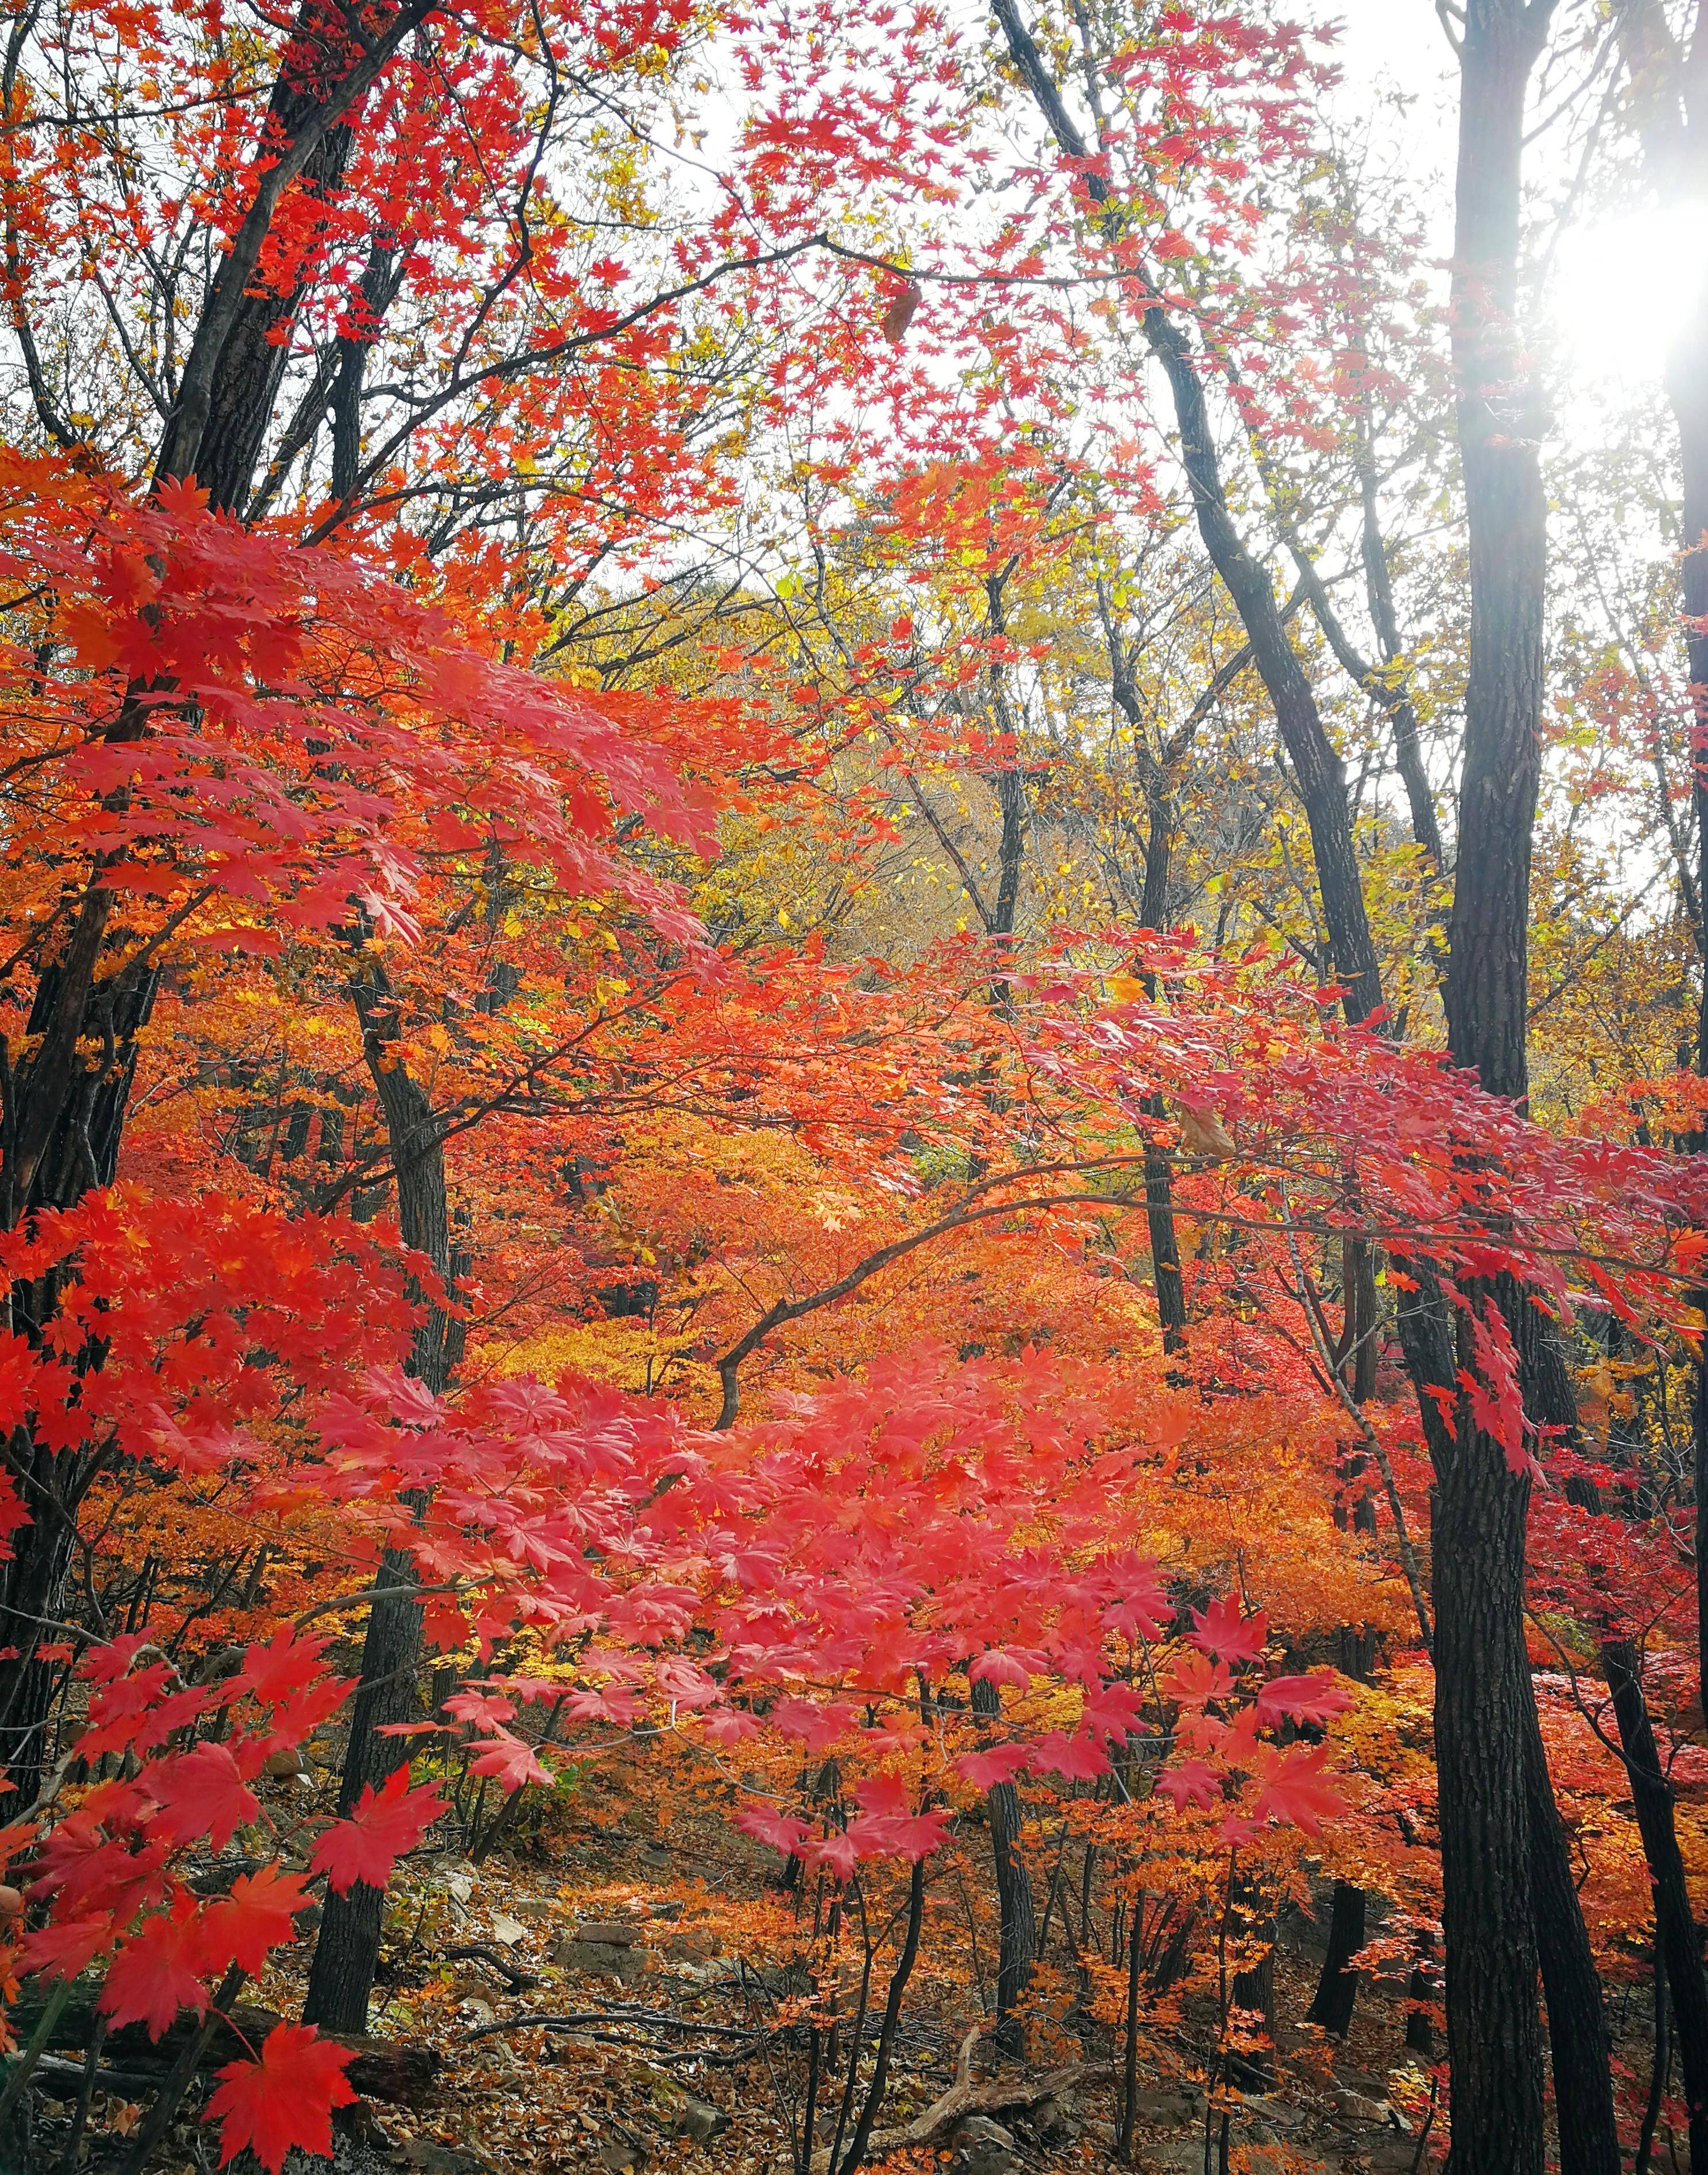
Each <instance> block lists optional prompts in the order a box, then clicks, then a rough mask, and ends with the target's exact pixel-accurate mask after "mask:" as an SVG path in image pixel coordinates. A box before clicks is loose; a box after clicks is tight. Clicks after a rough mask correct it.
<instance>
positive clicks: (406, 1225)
mask: <svg viewBox="0 0 1708 2175" xmlns="http://www.w3.org/2000/svg"><path fill="white" fill-rule="evenodd" d="M350 994H351V999H352V1001H353V1002H354V1004H355V1009H356V1012H357V1015H358V1017H359V1018H360V1020H361V1029H362V1050H363V1054H364V1055H365V1056H366V1059H367V1063H368V1070H369V1071H370V1073H371V1076H372V1078H373V1082H374V1087H375V1089H376V1091H377V1093H378V1095H379V1098H380V1104H381V1108H382V1109H383V1110H384V1112H385V1115H386V1125H387V1132H388V1141H389V1144H390V1147H391V1153H392V1167H393V1169H394V1171H395V1172H396V1174H397V1185H398V1211H399V1224H400V1226H401V1228H402V1231H403V1236H404V1243H405V1244H406V1245H410V1246H413V1247H415V1248H416V1249H417V1250H419V1251H420V1252H421V1253H424V1254H426V1256H427V1257H428V1259H429V1260H430V1261H431V1262H432V1264H433V1266H434V1268H435V1270H436V1272H438V1275H439V1277H440V1278H441V1279H442V1282H443V1283H445V1284H446V1285H447V1287H449V1286H451V1285H452V1284H453V1280H454V1277H455V1276H456V1274H457V1273H458V1271H459V1269H461V1268H462V1267H463V1266H464V1264H462V1263H461V1262H459V1261H458V1260H457V1258H456V1257H455V1256H453V1250H452V1246H451V1223H450V1213H449V1207H448V1203H447V1196H446V1191H445V1157H444V1149H443V1147H442V1143H441V1142H440V1140H439V1136H438V1132H437V1129H436V1125H435V1123H434V1119H433V1112H432V1107H431V1104H429V1102H428V1100H427V1098H426V1093H424V1092H423V1090H422V1088H421V1087H420V1083H419V1082H417V1081H416V1080H415V1078H413V1077H412V1076H411V1075H410V1073H409V1069H408V1067H407V1066H404V1064H403V1063H402V1062H401V1060H399V1059H398V1058H397V1057H396V1055H394V1052H393V1045H394V1044H396V1041H397V1039H398V1034H399V1019H398V1012H397V1006H396V1002H395V1001H394V999H393V996H392V995H391V991H390V989H389V987H388V984H387V982H386V979H385V974H384V970H383V968H382V967H381V966H380V965H379V963H378V961H377V959H374V958H365V959H363V960H361V962H359V963H358V966H357V969H356V972H355V977H354V978H353V980H352V983H351V991H350ZM415 1297H416V1298H417V1299H418V1300H420V1301H422V1302H424V1303H426V1304H427V1313H426V1319H425V1320H424V1321H422V1323H421V1324H420V1327H419V1328H418V1329H417V1330H416V1332H415V1349H414V1351H413V1352H412V1353H411V1354H410V1358H409V1372H410V1374H412V1375H415V1378H416V1379H417V1380H420V1381H421V1382H424V1383H425V1384H426V1386H427V1387H428V1388H429V1389H430V1390H434V1391H441V1390H443V1389H444V1388H445V1386H446V1385H447V1383H448V1381H449V1380H450V1379H451V1375H452V1373H453V1370H454V1369H455V1367H456V1364H457V1362H458V1359H460V1357H461V1353H462V1342H463V1331H462V1325H461V1324H460V1322H459V1321H458V1320H457V1319H456V1317H455V1316H454V1315H450V1314H447V1312H446V1311H445V1310H444V1309H443V1308H442V1306H440V1305H437V1304H432V1303H431V1300H430V1298H429V1295H428V1294H425V1293H420V1292H417V1293H416V1294H415ZM405 1500H408V1499H407V1498H406V1499H405ZM412 1507H414V1508H415V1510H416V1511H419V1510H420V1502H419V1501H417V1502H415V1504H414V1505H412ZM416 1583H417V1581H416V1579H415V1564H414V1561H413V1559H412V1558H411V1557H410V1555H409V1552H408V1551H407V1550H406V1549H388V1550H387V1551H386V1553H385V1555H384V1557H383V1558H382V1562H381V1567H380V1573H379V1577H378V1580H377V1584H378V1585H380V1586H381V1587H392V1588H393V1592H390V1593H389V1594H388V1595H387V1597H385V1598H384V1599H382V1600H379V1601H376V1602H375V1603H373V1604H372V1606H371V1608H370V1609H369V1612H368V1621H367V1631H366V1636H365V1638H364V1640H363V1642H362V1657H361V1677H360V1679H359V1680H358V1686H357V1691H356V1696H355V1706H354V1707H353V1709H352V1710H351V1714H350V1742H349V1744H348V1745H347V1747H346V1748H345V1752H344V1773H343V1776H342V1777H341V1778H340V1781H339V1795H338V1803H339V1812H340V1813H341V1814H347V1813H348V1812H349V1811H350V1809H351V1808H352V1807H353V1806H354V1805H355V1802H356V1800H357V1798H359V1797H360V1796H361V1793H362V1792H363V1790H364V1789H366V1788H368V1787H373V1788H375V1789H377V1788H378V1787H380V1785H381V1784H382V1782H385V1781H386V1780H387V1779H388V1777H389V1776H391V1775H392V1774H393V1773H394V1772H395V1771H396V1770H397V1769H398V1768H399V1767H400V1766H402V1765H404V1762H405V1761H406V1760H408V1758H409V1738H406V1737H388V1736H382V1734H381V1731H382V1728H384V1727H385V1726H386V1725H387V1724H388V1723H391V1722H413V1721H415V1720H416V1719H417V1718H418V1717H419V1714H420V1689H419V1686H420V1662H421V1604H420V1600H419V1599H418V1598H417V1597H416V1594H415V1587H416ZM384 1906H385V1895H384V1891H383V1890H381V1889H378V1888H373V1887H370V1886H369V1885H368V1884H367V1883H366V1882H365V1881H358V1882H356V1883H355V1885H354V1886H353V1887H351V1888H350V1890H349V1891H348V1892H347V1893H346V1894H344V1895H343V1896H338V1895H334V1894H333V1893H332V1892H331V1891H330V1890H328V1895H327V1897H326V1903H325V1907H324V1912H323V1916H322V1918H321V1923H320V1933H319V1937H318V1939H317V1941H316V1943H315V1949H314V1960H313V1962H312V1965H311V1966H310V1967H309V1976H308V1991H307V1993H306V1997H305V1999H304V2001H303V2009H302V2014H303V2020H304V2021H305V2022H306V2023H309V2024H318V2025H322V2026H324V2027H325V2028H326V2029H327V2030H328V2031H346V2032H352V2031H366V2029H367V2009H368V1999H369V1996H370V1995H371V1993H372V1991H373V1982H374V1972H375V1969H376V1967H377V1964H378V1961H379V1950H380V1937H381V1934H382V1930H383V1915H382V1914H383V1911H384Z"/></svg>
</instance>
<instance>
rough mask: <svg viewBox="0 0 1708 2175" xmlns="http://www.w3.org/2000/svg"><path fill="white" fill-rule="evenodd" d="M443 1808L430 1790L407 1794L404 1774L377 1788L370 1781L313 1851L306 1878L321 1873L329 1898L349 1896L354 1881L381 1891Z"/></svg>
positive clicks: (406, 1772)
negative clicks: (404, 1855) (328, 1890)
mask: <svg viewBox="0 0 1708 2175" xmlns="http://www.w3.org/2000/svg"><path fill="white" fill-rule="evenodd" d="M444 1809H445V1804H444V1800H443V1799H442V1798H441V1797H440V1795H439V1793H438V1792H437V1791H436V1790H435V1789H434V1788H432V1787H431V1785H428V1786H427V1787H424V1788H422V1789H419V1790H412V1789H411V1788H410V1787H409V1769H408V1768H407V1767H399V1769H398V1771H397V1772H396V1773H395V1774H394V1775H393V1776H390V1777H389V1778H388V1781H387V1782H385V1783H384V1784H383V1785H382V1787H381V1788H379V1789H377V1790H376V1789H375V1788H374V1787H373V1785H372V1783H371V1782H370V1783H369V1785H368V1786H367V1787H366V1789H365V1790H364V1791H363V1792H362V1793H361V1797H359V1798H357V1799H356V1801H355V1809H354V1810H353V1811H352V1812H351V1814H350V1818H349V1819H348V1820H335V1821H334V1822H333V1825H332V1826H330V1827H329V1828H328V1830H327V1831H326V1833H325V1834H324V1835H323V1836H322V1837H321V1838H320V1841H318V1842H317V1843H316V1845H315V1846H314V1855H313V1856H312V1858H310V1859H309V1861H308V1869H309V1871H310V1872H311V1873H323V1874H325V1875H326V1877H327V1881H328V1885H329V1886H330V1887H331V1889H332V1890H333V1894H334V1895H338V1896H344V1895H346V1894H348V1892H349V1891H350V1889H352V1888H353V1887H354V1886H355V1884H356V1882H357V1881H358V1880H361V1881H366V1884H367V1885H368V1886H369V1887H370V1888H383V1887H384V1886H385V1885H386V1883H387V1881H388V1880H389V1879H390V1878H391V1874H392V1868H393V1866H394V1865H395V1864H396V1863H397V1862H398V1860H399V1858H401V1857H402V1856H403V1854H404V1852H405V1851H406V1850H413V1849H414V1848H415V1845H416V1844H417V1843H418V1842H419V1841H420V1840H421V1837H422V1836H424V1835H425V1834H426V1832H427V1830H428V1829H429V1828H430V1827H431V1825H433V1823H434V1821H435V1820H437V1819H438V1817H439V1815H440V1814H441V1813H442V1812H443V1811H444Z"/></svg>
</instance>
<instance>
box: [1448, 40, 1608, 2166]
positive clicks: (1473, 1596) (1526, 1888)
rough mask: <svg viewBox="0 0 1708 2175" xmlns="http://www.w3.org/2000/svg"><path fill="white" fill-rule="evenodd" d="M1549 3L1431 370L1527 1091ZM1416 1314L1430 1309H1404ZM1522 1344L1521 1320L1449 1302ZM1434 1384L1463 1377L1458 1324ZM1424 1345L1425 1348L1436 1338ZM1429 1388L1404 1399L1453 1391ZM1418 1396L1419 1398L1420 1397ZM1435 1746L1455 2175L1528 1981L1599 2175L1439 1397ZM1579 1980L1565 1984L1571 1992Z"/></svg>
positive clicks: (1581, 2040) (1464, 1466)
mask: <svg viewBox="0 0 1708 2175" xmlns="http://www.w3.org/2000/svg"><path fill="white" fill-rule="evenodd" d="M1551 7H1552V0H1472V4H1471V5H1470V7H1469V8H1468V9H1467V15H1466V19H1465V31H1464V41H1463V50H1462V54H1461V92H1460V127H1459V160H1458V174H1457V188H1456V231H1455V247H1454V259H1453V296H1452V328H1453V361H1454V369H1455V374H1456V406H1457V420H1458V431H1459V441H1460V450H1461V460H1462V462H1463V465H1464V474H1465V496H1466V510H1467V522H1468V526H1469V534H1470V571H1471V661H1470V672H1469V677H1468V680H1467V688H1466V702H1465V760H1464V768H1463V773H1462V776H1461V789H1460V818H1459V839H1458V850H1457V854H1456V870H1457V878H1456V887H1455V894H1454V902H1453V915H1452V921H1451V933H1450V963H1449V969H1448V976H1447V990H1446V1011H1447V1028H1448V1042H1449V1046H1450V1050H1451V1052H1452V1055H1453V1057H1454V1060H1455V1061H1456V1063H1457V1064H1459V1065H1461V1066H1465V1067H1467V1069H1470V1070H1473V1071H1476V1072H1477V1073H1478V1077H1480V1079H1481V1081H1482V1083H1483V1087H1484V1088H1486V1089H1488V1092H1489V1093H1493V1094H1496V1095H1506V1096H1510V1097H1512V1098H1514V1099H1515V1100H1517V1101H1520V1102H1522V1101H1523V1099H1524V1098H1525V1096H1526V1084H1527V1083H1526V1066H1525V1034H1526V1011H1527V977H1528V950H1527V943H1528V929H1529V911H1530V861H1531V837H1532V827H1533V824H1534V821H1535V811H1536V792H1537V778H1538V773H1539V764H1540V740H1539V726H1540V722H1541V706H1542V696H1543V599H1544V594H1545V583H1546V578H1547V557H1546V551H1547V539H1546V507H1545V502H1544V498H1543V487H1542V478H1541V469H1540V464H1539V461H1538V458H1537V442H1538V439H1539V437H1540V434H1541V428H1542V417H1541V414H1540V411H1539V409H1538V407H1537V398H1536V394H1535V391H1534V388H1533V387H1532V384H1531V382H1530V380H1529V377H1528V376H1527V374H1526V365H1525V360H1524V357H1523V355H1522V352H1521V343H1520V339H1519V333H1518V327H1517V323H1516V314H1517V303H1518V262H1519V215H1520V182H1521V160H1522V154H1523V141H1524V106H1525V97H1526V89H1527V86H1528V84H1529V79H1530V73H1531V70H1532V67H1533V66H1534V64H1535V62H1536V60H1537V56H1538V55H1539V53H1540V51H1541V48H1542V45H1543V41H1544V40H1545V37H1546V35H1547V30H1548V19H1549V15H1550V13H1551ZM1423 1297H1424V1299H1425V1303H1426V1305H1427V1304H1428V1302H1429V1297H1430V1295H1429V1294H1423ZM1465 1297H1466V1298H1467V1299H1468V1300H1469V1301H1470V1304H1472V1307H1474V1308H1478V1309H1480V1308H1481V1307H1482V1305H1483V1303H1484V1301H1485V1299H1492V1300H1493V1301H1494V1303H1495V1304H1497V1305H1499V1307H1500V1309H1501V1310H1502V1312H1503V1314H1504V1315H1505V1318H1506V1320H1507V1322H1508V1324H1509V1326H1510V1327H1511V1329H1512V1331H1513V1332H1514V1334H1515V1337H1516V1339H1517V1340H1518V1341H1519V1342H1520V1344H1521V1348H1522V1346H1523V1344H1524V1343H1525V1342H1527V1341H1529V1337H1528V1332H1529V1319H1527V1317H1530V1318H1533V1310H1531V1309H1529V1308H1527V1307H1526V1305H1525V1304H1524V1302H1523V1298H1522V1294H1520V1293H1519V1292H1518V1291H1516V1289H1515V1288H1512V1287H1511V1286H1510V1283H1509V1282H1508V1281H1506V1280H1497V1281H1496V1282H1494V1283H1490V1284H1488V1285H1486V1286H1485V1285H1480V1284H1471V1285H1467V1287H1466V1289H1465ZM1456 1339H1457V1342H1459V1343H1460V1344H1461V1345H1462V1346H1464V1347H1465V1348H1464V1349H1462V1350H1461V1351H1460V1352H1458V1353H1456V1355H1455V1357H1456V1367H1459V1366H1467V1365H1469V1364H1472V1355H1471V1353H1470V1351H1469V1349H1468V1345H1469V1338H1468V1332H1467V1329H1466V1327H1465V1326H1464V1322H1463V1319H1462V1315H1461V1321H1460V1323H1459V1324H1458V1326H1457V1330H1456ZM1431 1341H1432V1342H1434V1343H1437V1344H1439V1343H1440V1342H1445V1334H1444V1333H1443V1332H1437V1334H1436V1336H1435V1337H1434V1338H1432V1340H1431ZM1454 1379H1455V1375H1440V1374H1439V1373H1434V1372H1431V1373H1430V1374H1429V1375H1423V1376H1420V1377H1419V1380H1420V1382H1422V1381H1425V1380H1433V1381H1435V1382H1440V1381H1443V1380H1454ZM1424 1402H1428V1401H1427V1400H1425V1401H1424ZM1432 1432H1433V1440H1432V1442H1431V1450H1432V1452H1433V1453H1434V1463H1435V1470H1436V1500H1435V1516H1434V1523H1433V1549H1432V1554H1433V1559H1434V1569H1435V1641H1436V1652H1435V1666H1436V1685H1437V1689H1436V1702H1435V1749H1436V1761H1437V1767H1438V1771H1439V1773H1440V1825H1441V1858H1442V1886H1443V1892H1444V1911H1443V1924H1444V1931H1445V1939H1446V1997H1447V2001H1446V2006H1447V2041H1448V2057H1449V2060H1450V2064H1451V2065H1452V2075H1453V2146H1452V2158H1451V2162H1450V2165H1451V2167H1452V2170H1453V2175H1506V2171H1508V2170H1513V2171H1522V2175H1540V2170H1541V2168H1542V2166H1543V2151H1544V2147H1543V2118H1542V2062H1541V2044H1540V2034H1539V2031H1538V2030H1537V2013H1536V1976H1537V1969H1538V1967H1539V1966H1548V1993H1549V2024H1550V2028H1551V2030H1552V2031H1553V2032H1554V2034H1555V2035H1556V2052H1555V2061H1554V2081H1555V2092H1556V2099H1557V2101H1558V2102H1559V2107H1560V2109H1561V2115H1562V2146H1563V2148H1564V2150H1566V2151H1570V2154H1571V2156H1572V2159H1573V2163H1574V2165H1575V2167H1580V2168H1582V2169H1584V2170H1586V2171H1588V2170H1591V2169H1596V2170H1598V2171H1601V2170H1604V2171H1605V2175H1618V2170H1619V2153H1618V2143H1617V2134H1616V2133H1615V2132H1614V2131H1613V2110H1612V2093H1611V2084H1610V2081H1609V2080H1608V2077H1607V2068H1606V2047H1605V2026H1603V2025H1602V2023H1601V2011H1600V1997H1599V1989H1598V1988H1597V1987H1596V1985H1595V1982H1594V1977H1593V1972H1592V1970H1591V1971H1588V1972H1586V1970H1585V1965H1586V1960H1587V1954H1588V1951H1587V1942H1586V1940H1585V1939H1583V1937H1582V1923H1581V1912H1579V1910H1578V1907H1577V1901H1576V1896H1575V1891H1574V1890H1572V1889H1571V1885H1570V1877H1569V1868H1568V1869H1566V1878H1565V1879H1564V1881H1562V1880H1561V1879H1560V1874H1561V1871H1562V1868H1563V1864H1564V1858H1563V1837H1561V1836H1560V1835H1559V1823H1558V1818H1557V1815H1556V1814H1555V1813H1554V1809H1553V1798H1552V1794H1551V1793H1550V1792H1549V1789H1548V1778H1547V1769H1546V1765H1545V1762H1544V1761H1543V1757H1542V1748H1541V1744H1540V1738H1539V1733H1538V1731H1537V1722H1536V1711H1535V1697H1534V1691H1533V1688H1532V1684H1531V1679H1530V1667H1529V1660H1528V1656H1527V1654H1526V1644H1525V1637H1524V1614H1523V1612H1524V1565H1525V1518H1526V1510H1527V1507H1528V1503H1529V1494H1530V1483H1529V1479H1528V1477H1527V1475H1526V1473H1522V1472H1514V1471H1513V1470H1512V1469H1511V1467H1510V1464H1509V1462H1508V1460H1507V1456H1506V1453H1505V1449H1504V1448H1503V1446H1502V1445H1500V1444H1499V1442H1497V1441H1495V1440H1494V1439H1493V1438H1491V1437H1490V1436H1488V1435H1486V1434H1484V1433H1483V1431H1482V1430H1481V1429H1479V1428H1478V1427H1477V1425H1476V1424H1475V1422H1474V1419H1473V1418H1472V1413H1471V1411H1470V1409H1469V1404H1468V1400H1461V1407H1460V1410H1459V1413H1458V1419H1457V1426H1456V1430H1455V1432H1454V1433H1453V1435H1451V1436H1450V1437H1449V1436H1448V1435H1447V1433H1446V1430H1445V1429H1442V1428H1440V1427H1439V1426H1438V1427H1436V1428H1435V1429H1434V1430H1433V1431H1432ZM1586 1980H1587V1983H1586Z"/></svg>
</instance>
